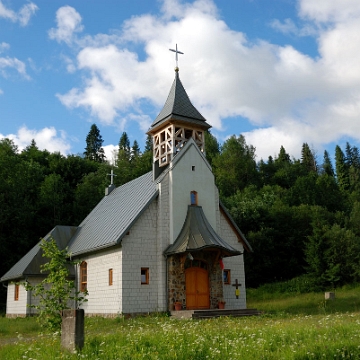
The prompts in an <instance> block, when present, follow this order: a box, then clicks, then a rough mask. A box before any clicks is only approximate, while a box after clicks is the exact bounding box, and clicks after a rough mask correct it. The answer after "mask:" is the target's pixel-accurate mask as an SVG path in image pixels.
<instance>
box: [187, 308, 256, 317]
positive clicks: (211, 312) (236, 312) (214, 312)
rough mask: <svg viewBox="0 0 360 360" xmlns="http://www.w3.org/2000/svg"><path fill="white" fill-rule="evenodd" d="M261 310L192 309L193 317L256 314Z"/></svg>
mask: <svg viewBox="0 0 360 360" xmlns="http://www.w3.org/2000/svg"><path fill="white" fill-rule="evenodd" d="M260 314H261V312H260V311H258V310H257V309H222V310H219V309H209V310H194V314H193V315H192V318H193V319H209V318H215V317H220V316H231V317H242V316H257V315H260Z"/></svg>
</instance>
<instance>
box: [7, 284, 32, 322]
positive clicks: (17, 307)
mask: <svg viewBox="0 0 360 360" xmlns="http://www.w3.org/2000/svg"><path fill="white" fill-rule="evenodd" d="M27 297H28V295H27V291H26V290H25V288H24V286H22V285H20V286H19V299H18V300H15V284H14V283H9V284H8V287H7V299H6V315H7V316H26V314H27V311H28V309H27V306H26V305H27Z"/></svg>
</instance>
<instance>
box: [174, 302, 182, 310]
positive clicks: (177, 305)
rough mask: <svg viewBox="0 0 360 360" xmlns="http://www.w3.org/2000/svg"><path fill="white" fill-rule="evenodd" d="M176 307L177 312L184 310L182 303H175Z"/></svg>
mask: <svg viewBox="0 0 360 360" xmlns="http://www.w3.org/2000/svg"><path fill="white" fill-rule="evenodd" d="M174 306H175V310H176V311H179V310H181V309H182V303H181V302H180V301H175V304H174Z"/></svg>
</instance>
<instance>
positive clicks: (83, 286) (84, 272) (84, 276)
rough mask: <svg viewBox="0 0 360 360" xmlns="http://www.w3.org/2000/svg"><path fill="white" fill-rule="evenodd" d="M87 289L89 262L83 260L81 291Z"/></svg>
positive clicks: (81, 265)
mask: <svg viewBox="0 0 360 360" xmlns="http://www.w3.org/2000/svg"><path fill="white" fill-rule="evenodd" d="M86 290H87V263H86V262H85V261H83V262H82V263H81V264H80V291H82V292H84V291H86Z"/></svg>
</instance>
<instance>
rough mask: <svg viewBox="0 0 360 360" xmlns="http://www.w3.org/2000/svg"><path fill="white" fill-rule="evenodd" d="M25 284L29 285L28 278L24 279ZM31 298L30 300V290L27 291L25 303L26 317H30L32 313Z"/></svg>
mask: <svg viewBox="0 0 360 360" xmlns="http://www.w3.org/2000/svg"><path fill="white" fill-rule="evenodd" d="M25 282H26V283H29V280H28V278H27V277H26V278H25ZM31 298H32V296H31V290H28V291H27V302H26V315H31V313H32V311H31V309H32V308H31ZM28 309H29V312H28Z"/></svg>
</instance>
